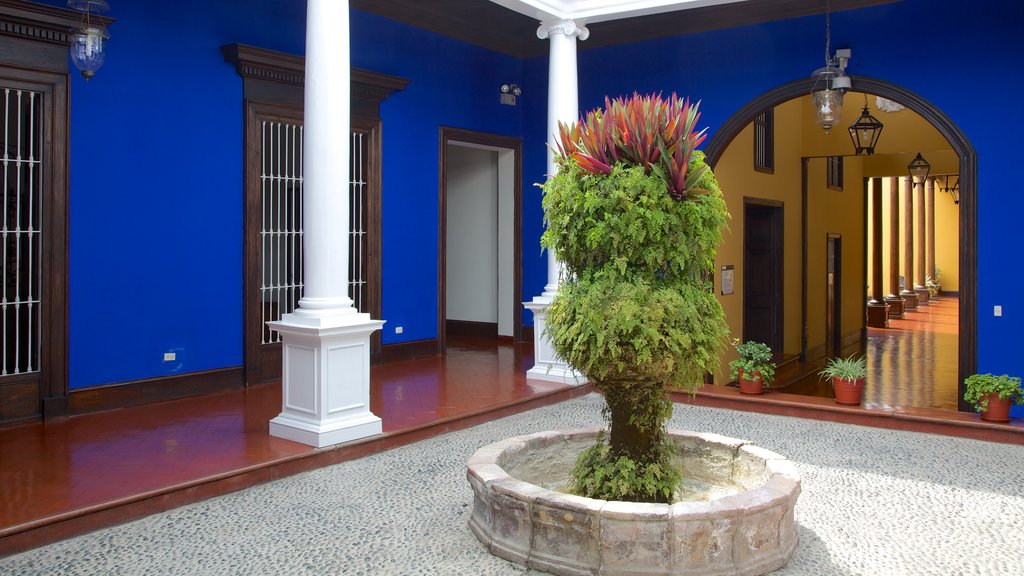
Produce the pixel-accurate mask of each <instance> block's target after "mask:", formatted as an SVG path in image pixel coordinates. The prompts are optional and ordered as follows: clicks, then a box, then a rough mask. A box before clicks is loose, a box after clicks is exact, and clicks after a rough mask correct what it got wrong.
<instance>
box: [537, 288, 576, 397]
mask: <svg viewBox="0 0 1024 576" xmlns="http://www.w3.org/2000/svg"><path fill="white" fill-rule="evenodd" d="M550 305H551V297H550V296H543V295H542V296H537V297H536V298H534V299H533V301H531V302H523V306H524V307H525V308H526V309H527V310H532V311H533V361H534V365H533V368H530V369H529V370H527V371H526V378H527V379H532V380H546V381H548V382H558V383H561V384H569V385H571V386H580V385H582V384H586V383H587V378H586V376H584V375H582V374H580V373H579V372H577V371H576V370H575V369H573V367H572V366H569V364H568V363H567V362H566V361H565V360H562V359H561V358H560V357H559V356H558V354H556V353H555V349H554V348H553V347H552V346H551V341H550V340H548V337H547V335H546V334H544V327H545V326H546V325H547V317H548V306H550Z"/></svg>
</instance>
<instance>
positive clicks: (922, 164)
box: [907, 152, 932, 184]
mask: <svg viewBox="0 0 1024 576" xmlns="http://www.w3.org/2000/svg"><path fill="white" fill-rule="evenodd" d="M907 170H909V171H910V177H911V178H913V179H914V184H919V183H924V179H925V178H927V177H928V173H929V172H931V170H932V165H931V164H929V163H928V161H927V160H925V159H924V157H923V156H921V153H920V152H918V153H917V156H916V157H914V159H913V160H911V161H910V164H907Z"/></svg>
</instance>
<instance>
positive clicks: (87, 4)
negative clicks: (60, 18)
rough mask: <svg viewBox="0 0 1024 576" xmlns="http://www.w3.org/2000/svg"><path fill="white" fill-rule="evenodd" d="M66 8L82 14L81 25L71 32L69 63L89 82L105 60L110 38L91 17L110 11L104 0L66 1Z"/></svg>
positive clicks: (102, 27) (101, 25)
mask: <svg viewBox="0 0 1024 576" xmlns="http://www.w3.org/2000/svg"><path fill="white" fill-rule="evenodd" d="M68 8H71V9H73V10H78V11H79V12H81V13H82V25H81V26H79V27H78V28H76V29H72V30H71V48H70V52H71V61H72V62H74V64H75V67H76V68H78V69H79V70H81V72H82V76H83V77H84V78H85V79H86V80H89V79H90V78H92V77H93V76H95V75H96V71H97V70H99V69H100V66H103V61H104V60H105V59H106V41H107V40H108V39H109V38H110V34H107V29H106V28H105V27H104V26H103V24H102V23H100V22H94V21H93V19H92V15H93V14H95V13H98V12H106V11H107V10H110V5H109V4H107V2H106V0H68Z"/></svg>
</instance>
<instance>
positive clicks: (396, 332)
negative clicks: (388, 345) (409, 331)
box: [395, 326, 403, 334]
mask: <svg viewBox="0 0 1024 576" xmlns="http://www.w3.org/2000/svg"><path fill="white" fill-rule="evenodd" d="M402 331H403V328H402V327H401V326H395V334H401V333H402Z"/></svg>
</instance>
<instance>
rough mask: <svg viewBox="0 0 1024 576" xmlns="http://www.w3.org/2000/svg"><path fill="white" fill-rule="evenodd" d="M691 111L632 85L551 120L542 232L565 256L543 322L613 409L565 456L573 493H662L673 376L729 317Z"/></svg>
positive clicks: (716, 341)
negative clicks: (629, 93)
mask: <svg viewBox="0 0 1024 576" xmlns="http://www.w3.org/2000/svg"><path fill="white" fill-rule="evenodd" d="M699 116H700V115H699V113H698V111H697V105H696V104H691V103H690V102H689V100H683V99H680V98H678V97H676V96H675V95H674V94H673V95H672V97H671V98H662V97H661V96H660V95H658V96H640V95H639V94H635V95H634V96H633V97H631V98H628V99H627V98H619V99H615V100H609V99H606V101H605V108H604V109H603V110H600V109H599V110H595V111H592V112H590V113H588V114H587V115H586V116H585V117H584V118H583V119H582V121H581V122H579V123H576V124H572V125H565V124H562V125H560V127H559V141H558V145H557V149H556V151H555V152H556V159H557V163H558V166H559V170H558V174H557V175H555V176H554V177H552V178H550V179H549V180H548V181H547V183H545V184H544V186H543V188H544V200H543V205H544V211H545V215H546V217H547V220H548V228H547V231H546V232H545V233H544V236H543V238H542V244H543V245H544V246H546V247H547V248H549V249H553V250H555V252H556V253H557V254H558V257H559V259H560V260H561V261H562V262H563V263H564V264H565V267H564V273H563V275H562V279H561V280H562V283H561V287H560V289H559V292H558V295H557V296H556V297H555V299H554V301H553V302H552V304H551V308H550V309H549V312H548V322H547V328H546V331H547V336H548V337H549V338H550V340H551V344H552V346H553V347H554V349H555V351H556V352H557V353H558V354H559V355H560V356H561V357H562V358H564V359H565V360H566V361H568V362H569V363H570V364H571V365H572V366H573V367H574V368H576V369H577V370H579V371H581V372H582V373H583V374H585V375H586V376H587V378H588V379H589V380H590V381H591V382H593V383H594V385H595V387H596V388H597V389H598V390H599V391H600V392H601V394H602V395H603V396H604V399H605V402H606V404H607V410H606V416H607V418H608V421H609V433H608V436H607V438H604V437H601V438H599V439H598V442H597V444H596V445H595V446H593V447H592V448H591V449H589V450H586V451H584V452H583V453H582V454H581V455H580V457H579V460H578V462H577V466H576V468H575V469H574V470H573V473H572V490H573V491H574V493H576V494H579V495H581V496H586V497H590V498H600V499H606V500H628V501H644V502H669V501H670V500H671V499H672V495H673V493H674V492H675V490H676V489H677V487H678V484H679V482H680V477H679V473H678V472H676V471H675V470H674V469H673V468H672V466H670V465H669V451H668V450H667V443H666V440H665V437H664V431H665V422H666V420H667V419H668V418H669V417H670V416H671V413H672V403H671V402H670V400H669V396H668V393H669V390H673V389H675V390H686V391H694V390H695V389H696V388H697V387H698V386H700V384H701V383H702V381H703V376H704V374H705V373H707V372H709V371H711V370H713V369H717V366H718V355H719V351H720V349H721V346H722V344H723V343H724V342H725V336H726V333H727V331H728V328H727V326H726V323H725V318H724V313H723V311H722V307H721V305H720V304H719V302H718V300H717V299H716V298H715V296H714V292H713V287H712V279H713V269H714V259H715V247H716V246H717V245H718V244H719V243H720V242H721V240H722V233H723V230H724V229H725V227H726V222H727V219H728V218H729V214H728V211H727V210H726V205H725V200H724V198H723V196H722V193H721V190H720V189H719V186H718V182H717V181H716V180H715V177H714V174H713V173H712V172H711V170H710V169H709V167H708V165H707V164H706V163H705V162H704V155H703V153H701V152H699V151H697V150H696V147H697V146H698V145H699V144H700V143H701V141H702V140H703V139H704V132H703V131H697V130H696V128H695V126H696V122H697V120H698V118H699Z"/></svg>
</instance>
